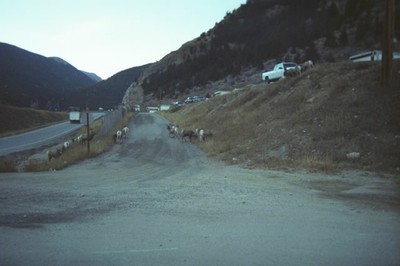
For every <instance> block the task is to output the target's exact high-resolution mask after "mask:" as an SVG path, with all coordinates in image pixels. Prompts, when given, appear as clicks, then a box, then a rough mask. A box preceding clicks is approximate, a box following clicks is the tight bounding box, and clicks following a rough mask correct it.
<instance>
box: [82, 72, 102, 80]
mask: <svg viewBox="0 0 400 266" xmlns="http://www.w3.org/2000/svg"><path fill="white" fill-rule="evenodd" d="M81 71H82V73H83V74H85V75H86V76H88V77H89V78H91V79H93V80H94V81H96V82H100V81H102V80H103V79H102V78H100V77H99V76H97V75H96V74H95V73H91V72H86V71H83V70H81Z"/></svg>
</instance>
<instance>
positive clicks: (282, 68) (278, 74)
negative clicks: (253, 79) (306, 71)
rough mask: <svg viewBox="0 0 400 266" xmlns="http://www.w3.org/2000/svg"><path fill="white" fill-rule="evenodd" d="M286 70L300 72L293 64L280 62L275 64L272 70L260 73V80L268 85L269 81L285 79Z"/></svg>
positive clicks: (298, 67) (297, 66)
mask: <svg viewBox="0 0 400 266" xmlns="http://www.w3.org/2000/svg"><path fill="white" fill-rule="evenodd" d="M288 70H298V71H300V66H299V65H297V64H296V63H293V62H282V63H279V64H276V65H275V67H274V69H273V70H271V71H268V72H264V73H262V75H261V78H262V80H264V81H266V82H267V83H270V82H271V81H276V80H280V79H283V78H285V72H286V71H288Z"/></svg>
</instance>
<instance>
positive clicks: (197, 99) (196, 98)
mask: <svg viewBox="0 0 400 266" xmlns="http://www.w3.org/2000/svg"><path fill="white" fill-rule="evenodd" d="M206 100H207V97H204V96H191V97H187V98H186V100H185V103H195V102H202V101H206Z"/></svg>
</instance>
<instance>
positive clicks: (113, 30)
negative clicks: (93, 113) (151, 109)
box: [0, 0, 246, 79]
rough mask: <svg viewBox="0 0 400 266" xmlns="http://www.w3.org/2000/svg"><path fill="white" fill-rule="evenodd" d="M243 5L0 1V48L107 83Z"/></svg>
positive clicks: (184, 0) (234, 0) (199, 0)
mask: <svg viewBox="0 0 400 266" xmlns="http://www.w3.org/2000/svg"><path fill="white" fill-rule="evenodd" d="M244 3H246V0H141V1H139V0H114V1H108V0H104V1H98V0H96V1H94V0H57V1H55V0H0V42H5V43H8V44H12V45H15V46H18V47H20V48H22V49H25V50H28V51H30V52H33V53H37V54H40V55H43V56H58V57H61V58H62V59H64V60H66V61H68V62H69V63H70V64H72V65H73V66H75V67H77V68H78V69H80V70H85V71H89V72H94V73H96V74H97V75H99V76H100V77H101V78H103V79H106V78H108V77H110V76H112V75H113V74H116V73H117V72H119V71H122V70H125V69H127V68H130V67H134V66H139V65H143V64H147V63H151V62H155V61H158V60H160V59H161V58H162V57H164V56H165V55H167V54H169V53H170V52H172V51H175V50H177V49H179V48H180V47H181V45H182V44H184V43H185V42H187V41H189V40H192V39H194V38H196V37H198V36H200V34H201V33H202V32H207V31H208V30H209V29H211V28H212V27H214V25H215V23H216V22H219V21H221V20H222V19H223V18H224V16H225V15H226V13H227V12H231V11H233V10H234V9H237V8H239V7H240V5H241V4H244Z"/></svg>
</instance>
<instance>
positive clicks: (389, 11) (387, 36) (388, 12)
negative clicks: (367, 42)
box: [382, 0, 395, 89]
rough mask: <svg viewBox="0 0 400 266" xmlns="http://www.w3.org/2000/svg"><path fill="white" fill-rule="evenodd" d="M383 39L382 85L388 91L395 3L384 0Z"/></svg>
mask: <svg viewBox="0 0 400 266" xmlns="http://www.w3.org/2000/svg"><path fill="white" fill-rule="evenodd" d="M385 2H386V6H385V22H384V37H383V47H382V85H383V87H384V88H385V89H389V87H390V85H391V82H392V69H393V36H394V9H395V1H394V0H386V1H385Z"/></svg>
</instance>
